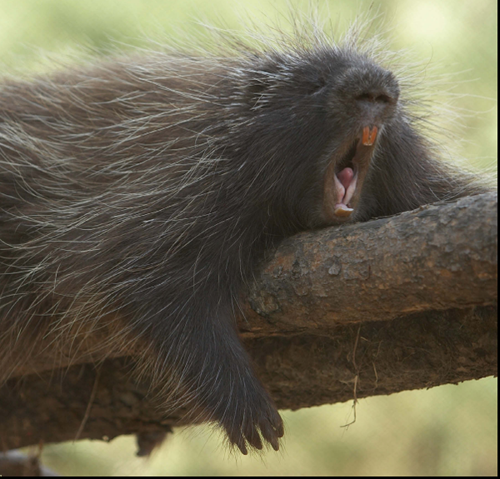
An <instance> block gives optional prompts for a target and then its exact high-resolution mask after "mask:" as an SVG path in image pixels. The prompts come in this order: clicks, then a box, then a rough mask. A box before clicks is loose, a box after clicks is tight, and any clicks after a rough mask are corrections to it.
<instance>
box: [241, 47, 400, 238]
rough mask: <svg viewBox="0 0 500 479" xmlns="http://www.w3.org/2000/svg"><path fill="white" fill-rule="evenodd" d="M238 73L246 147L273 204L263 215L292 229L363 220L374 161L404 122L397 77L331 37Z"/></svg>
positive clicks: (257, 60) (266, 57) (255, 60)
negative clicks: (395, 124)
mask: <svg viewBox="0 0 500 479" xmlns="http://www.w3.org/2000/svg"><path fill="white" fill-rule="evenodd" d="M299 43H300V42H299ZM238 75H239V77H240V80H242V83H244V84H245V87H244V88H241V89H240V93H242V94H241V97H242V98H239V101H240V103H239V105H240V107H241V106H242V105H244V106H245V108H246V116H245V121H244V122H243V123H242V124H244V125H245V129H246V133H247V135H246V136H245V137H243V136H240V137H239V140H240V145H243V147H244V149H245V150H246V152H247V156H248V157H249V158H250V159H251V161H254V162H255V163H256V164H257V166H255V169H256V171H255V175H257V176H258V177H259V178H258V180H257V181H256V182H255V184H257V185H258V186H257V187H258V188H259V189H260V190H261V191H262V192H263V194H262V195H260V196H259V197H260V198H264V197H267V198H270V197H271V198H272V200H271V199H270V200H269V204H271V206H269V205H268V204H266V202H265V201H263V204H262V208H265V209H267V210H268V211H274V217H275V218H277V219H278V221H280V219H282V221H283V225H282V226H283V229H284V230H287V229H288V230H289V231H293V230H301V229H310V228H315V227H319V226H326V225H334V224H342V223H345V222H347V221H356V220H360V219H365V218H364V216H363V187H364V183H365V179H366V177H367V174H368V173H369V171H370V165H371V163H372V161H371V160H372V158H373V157H374V155H375V153H376V152H377V149H378V147H379V143H380V139H381V138H383V137H384V136H385V135H390V134H391V123H392V122H394V121H401V118H400V117H401V112H400V111H399V104H398V99H399V85H398V82H397V80H396V78H395V77H394V75H393V74H392V73H391V72H390V71H388V70H386V69H384V68H383V67H381V66H379V65H377V63H375V62H374V61H373V60H372V59H371V58H370V56H369V55H367V54H364V53H360V52H359V51H358V50H357V49H356V48H355V46H345V45H340V46H338V45H336V44H334V43H333V42H331V43H326V42H325V41H324V39H321V40H320V41H317V42H312V43H309V44H308V45H302V44H299V45H295V46H294V47H293V48H291V49H290V48H289V49H288V50H287V51H286V52H285V51H280V50H279V49H275V50H271V51H267V52H258V53H255V52H254V54H252V55H248V56H247V60H246V62H244V64H243V66H242V67H241V68H240V69H239V71H238ZM241 111H242V110H240V112H241ZM398 118H399V120H398ZM240 130H241V129H240ZM262 171H264V172H265V173H262Z"/></svg>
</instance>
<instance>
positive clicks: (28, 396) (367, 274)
mask: <svg viewBox="0 0 500 479" xmlns="http://www.w3.org/2000/svg"><path fill="white" fill-rule="evenodd" d="M247 297H248V301H247V302H246V303H245V305H244V307H243V313H244V319H241V321H240V323H239V324H240V329H241V332H242V336H243V338H244V341H245V344H246V346H247V349H248V350H249V352H250V354H251V356H252V357H253V359H254V361H255V365H256V370H257V371H256V372H257V375H258V376H259V377H260V378H261V379H262V381H263V382H264V383H265V384H266V386H267V387H268V388H269V390H270V392H271V393H272V395H273V397H274V398H275V400H276V402H277V404H278V406H279V407H280V408H291V409H297V408H301V407H308V406H313V405H319V404H325V403H334V402H339V401H346V400H349V399H353V398H354V397H358V398H360V397H366V396H372V395H379V394H390V393H393V392H397V391H402V390H408V389H418V388H428V387H431V386H436V385H439V384H446V383H456V382H459V381H464V380H467V379H478V378H481V377H485V376H489V375H494V374H497V317H496V309H497V308H496V304H497V195H496V193H490V194H485V195H479V196H476V197H469V198H463V199H461V200H459V201H457V202H456V203H450V204H440V205H432V206H426V207H423V208H421V209H419V210H417V211H414V212H409V213H404V214H402V215H398V216H395V217H391V218H383V219H378V220H375V221H371V222H367V223H362V224H354V225H349V226H344V227H341V228H329V229H325V230H322V231H317V232H311V233H303V234H301V235H298V236H296V237H294V238H291V239H289V240H287V241H285V242H283V244H282V245H281V246H280V248H279V250H278V252H277V253H276V255H275V257H274V259H273V260H272V261H270V262H269V264H268V266H267V267H266V268H265V269H264V270H263V272H262V274H261V275H260V277H259V278H258V280H257V282H256V284H255V285H254V286H252V288H251V289H250V290H249V291H248V295H247ZM88 347H89V351H90V350H91V349H92V345H88ZM103 354H104V353H103ZM58 357H59V358H61V357H63V356H58ZM85 357H87V358H88V356H86V355H85V354H82V356H81V359H80V360H81V361H84V360H85ZM105 358H107V359H105ZM104 359H105V360H104ZM52 360H53V358H52ZM131 361H133V358H118V359H112V358H110V357H109V354H108V355H106V356H104V355H103V357H96V356H95V355H94V356H93V363H94V364H77V365H73V366H71V367H69V368H67V367H66V366H67V364H61V361H59V363H58V364H59V366H60V367H61V369H59V370H46V369H47V367H48V366H47V365H48V364H53V363H52V362H51V360H50V358H49V360H47V361H45V362H44V361H37V364H31V365H30V366H29V367H30V370H27V369H26V368H25V369H24V370H19V371H18V372H17V377H14V378H12V379H11V380H10V381H9V382H8V383H7V384H6V385H4V386H3V388H2V389H0V448H2V449H12V448H16V447H21V446H26V445H29V444H34V443H37V442H39V441H40V440H44V441H46V442H60V441H65V440H71V439H74V438H75V436H76V434H77V431H81V434H80V437H81V438H102V437H103V436H107V437H109V438H112V437H114V436H117V435H120V434H130V433H136V432H139V431H141V432H154V431H159V430H165V429H166V428H168V426H169V425H174V424H175V425H177V424H183V423H185V422H184V420H183V419H182V417H183V414H184V413H185V411H182V410H179V411H176V412H175V413H173V414H171V415H169V416H168V417H165V415H164V413H163V412H162V411H161V409H160V408H158V407H157V406H158V405H157V404H155V403H154V400H153V397H154V396H153V395H152V394H149V395H148V390H149V384H138V383H137V382H134V381H133V380H132V379H131V378H130V364H131ZM63 362H64V361H63ZM95 364H99V366H97V368H98V370H97V372H96V367H95ZM44 370H45V371H44ZM29 373H30V374H29ZM34 373H36V374H34ZM91 398H92V400H91V401H90V399H91ZM84 418H85V420H84Z"/></svg>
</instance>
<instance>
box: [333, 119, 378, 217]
mask: <svg viewBox="0 0 500 479" xmlns="http://www.w3.org/2000/svg"><path fill="white" fill-rule="evenodd" d="M377 133H378V129H377V127H376V126H372V127H369V126H365V127H364V128H363V130H362V135H361V138H359V139H357V140H356V141H355V142H354V143H353V144H352V146H351V147H350V148H349V150H348V151H347V153H346V154H345V156H344V157H343V158H342V159H341V160H340V161H339V162H338V163H337V164H336V165H335V168H334V171H333V172H332V173H333V175H331V176H330V175H329V174H328V173H327V177H329V178H327V181H328V183H329V185H328V187H329V188H331V191H329V192H326V196H327V197H328V198H326V197H325V200H327V201H328V202H330V205H329V208H328V209H329V210H330V211H331V212H332V213H333V216H334V217H335V218H337V219H342V218H348V217H349V216H351V214H352V212H353V211H354V207H353V206H354V205H353V204H352V203H355V202H357V197H358V196H359V194H358V195H356V198H355V193H356V191H357V189H360V188H361V183H362V181H363V179H364V176H365V175H366V170H367V169H368V166H369V161H370V158H371V155H372V152H373V145H374V144H375V141H376V139H377ZM332 176H333V178H332ZM332 179H333V185H332V184H331V182H332ZM326 186H327V185H326V184H325V187H326ZM332 207H333V208H332ZM332 210H333V211H332ZM332 219H333V218H332Z"/></svg>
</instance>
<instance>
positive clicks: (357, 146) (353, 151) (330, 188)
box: [323, 64, 399, 224]
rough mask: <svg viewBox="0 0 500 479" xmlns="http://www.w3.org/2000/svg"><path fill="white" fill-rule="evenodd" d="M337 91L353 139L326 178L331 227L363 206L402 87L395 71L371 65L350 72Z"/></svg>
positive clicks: (339, 152) (334, 159)
mask: <svg viewBox="0 0 500 479" xmlns="http://www.w3.org/2000/svg"><path fill="white" fill-rule="evenodd" d="M336 92H337V93H339V92H340V93H341V98H343V99H344V100H343V101H344V102H345V103H344V106H347V107H348V108H347V109H346V111H349V116H346V117H345V118H344V119H341V121H342V123H344V124H346V125H349V127H350V128H349V129H350V130H351V131H352V136H348V137H347V139H346V140H345V141H344V144H343V145H342V147H341V148H339V149H338V150H337V151H336V152H335V154H334V155H332V160H331V163H330V167H329V169H328V170H327V174H326V176H325V183H324V204H323V213H324V215H325V217H326V220H327V221H328V222H329V223H330V224H335V223H338V222H343V221H345V220H347V219H348V218H351V216H352V213H353V212H354V211H355V209H356V206H357V204H358V203H359V199H360V196H361V192H362V187H363V182H364V179H365V177H366V174H367V172H368V170H369V167H370V162H371V159H372V157H373V153H374V151H375V147H376V144H377V140H378V139H379V136H380V133H381V131H383V129H384V128H386V127H387V125H388V123H390V120H391V119H392V118H393V116H394V114H395V112H396V109H397V104H398V99H399V85H398V82H397V80H396V78H395V77H394V75H393V74H392V73H391V72H389V71H387V70H384V69H383V68H380V67H378V66H374V65H371V64H370V65H367V66H366V65H362V66H359V67H352V68H350V69H348V70H347V71H346V72H345V73H344V74H343V75H342V76H341V77H340V79H339V80H338V83H337V85H336ZM346 103H348V105H346Z"/></svg>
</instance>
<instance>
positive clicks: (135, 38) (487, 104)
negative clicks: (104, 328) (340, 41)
mask: <svg viewBox="0 0 500 479" xmlns="http://www.w3.org/2000/svg"><path fill="white" fill-rule="evenodd" d="M311 3H312V4H313V5H316V6H319V10H320V12H321V14H322V16H324V17H327V18H328V19H329V20H330V21H331V24H332V26H333V28H334V30H335V32H342V31H344V30H345V29H346V27H347V26H348V25H349V23H350V22H351V21H352V19H354V18H355V17H356V16H357V15H359V14H367V13H368V14H370V15H375V14H380V16H381V18H382V19H383V21H384V24H385V29H384V30H383V32H382V33H383V37H386V38H387V39H388V41H389V43H390V45H391V46H392V47H391V48H394V49H407V50H409V51H408V54H407V55H408V58H410V57H411V58H412V61H411V62H412V63H413V62H415V61H416V62H418V63H419V66H418V67H416V70H415V71H419V72H420V73H419V77H418V78H419V84H420V87H421V89H422V91H424V92H428V95H426V97H427V98H428V100H429V101H430V102H431V103H438V104H440V103H442V102H445V103H446V105H447V106H445V107H443V108H441V110H442V111H445V112H446V114H444V115H443V116H442V117H436V118H435V121H436V125H437V129H438V130H442V129H446V130H447V131H448V132H449V133H450V135H449V137H448V140H447V141H446V140H443V139H442V138H441V137H440V139H439V141H440V142H443V143H442V147H443V152H444V155H445V156H447V157H449V158H452V159H456V158H465V159H466V160H467V162H468V163H469V164H470V165H472V167H474V168H478V169H483V170H484V169H487V171H488V175H491V176H495V175H496V166H495V165H496V151H497V104H496V97H497V87H496V84H497V2H496V1H493V0H474V1H470V0H419V1H410V0H405V1H402V0H385V1H384V0H379V1H372V0H332V1H324V2H321V1H316V2H311V1H309V0H307V1H298V0H297V1H263V0H262V1H258V0H254V1H246V2H243V1H239V2H235V1H229V0H210V1H202V0H182V1H180V0H177V1H167V0H164V1H161V0H101V1H99V2H97V1H95V0H79V1H71V2H70V1H63V0H23V1H12V0H0V68H1V69H2V72H9V73H10V72H13V71H15V72H17V74H23V75H25V74H31V73H32V72H39V71H45V70H47V69H51V68H54V67H55V65H54V64H55V63H56V62H55V60H54V59H55V58H60V59H64V61H78V58H79V57H80V56H81V57H88V55H89V51H91V53H90V54H91V55H95V56H100V55H106V54H109V53H110V52H113V51H117V50H119V51H126V50H129V49H132V47H133V46H134V45H135V46H144V45H147V44H148V40H146V38H149V39H153V40H156V41H158V42H164V41H165V39H167V38H169V39H176V41H177V42H178V43H179V44H182V42H183V38H186V35H190V36H192V35H195V34H196V32H197V31H199V30H200V27H199V26H198V25H197V20H202V21H207V22H212V23H213V22H215V23H219V24H220V23H223V25H224V26H225V27H227V28H231V29H235V30H238V29H241V28H242V27H241V19H242V18H250V19H251V20H252V21H253V22H255V24H257V25H259V24H262V23H263V22H269V21H273V19H276V18H277V17H280V16H283V15H286V14H287V12H288V10H289V8H290V5H291V6H293V8H294V9H295V10H296V11H307V10H308V9H309V5H310V4H311ZM379 33H380V32H379ZM67 58H70V60H67ZM435 83H437V84H439V83H441V85H440V87H439V85H438V89H440V90H441V91H438V92H434V91H433V90H432V89H431V88H434V87H432V86H429V85H433V84H435ZM496 385H497V382H496V379H493V378H487V379H483V380H480V381H470V382H467V383H464V384H461V385H458V386H454V385H448V386H442V387H439V388H434V389H432V390H428V391H410V392H404V393H400V394H395V395H392V396H387V397H373V398H367V399H362V400H361V401H360V402H359V404H358V406H357V421H356V423H355V424H352V425H351V426H349V427H348V428H342V427H341V426H342V425H344V424H347V423H349V422H350V421H351V420H352V403H346V404H337V405H333V406H323V407H318V408H310V409H304V410H301V411H297V412H290V411H284V412H283V416H284V420H285V424H286V440H285V444H284V447H283V450H282V451H280V452H279V453H267V454H264V455H262V456H259V457H239V456H233V455H231V454H229V453H228V452H227V451H226V450H225V449H224V447H223V445H222V440H221V436H220V435H219V433H218V432H217V431H214V430H213V429H212V428H209V427H205V426H199V427H192V428H187V429H178V430H176V432H175V434H174V435H173V436H172V437H170V438H169V439H168V441H167V442H166V443H165V444H164V445H163V446H162V448H161V449H160V450H158V451H157V452H156V453H155V454H154V455H153V457H152V458H150V459H141V458H136V457H135V456H134V454H135V444H134V438H132V437H121V438H118V439H115V440H113V441H112V442H111V443H109V444H108V443H105V442H101V441H93V442H91V441H79V442H78V443H74V444H73V443H66V444H60V445H54V446H46V447H45V448H44V453H43V456H42V459H43V462H44V464H45V465H47V466H49V467H51V468H53V469H54V470H55V471H57V472H59V473H61V474H64V475H151V474H155V475H169V474H199V475H201V474H211V475H223V474H224V475H225V474H239V475H246V474H263V475H275V474H276V475H317V474H325V475H496V474H497V412H496V398H497V390H496Z"/></svg>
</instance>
